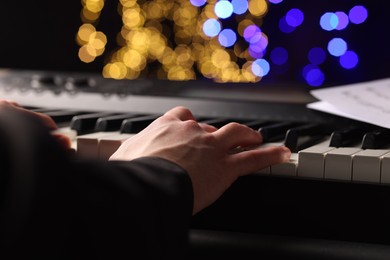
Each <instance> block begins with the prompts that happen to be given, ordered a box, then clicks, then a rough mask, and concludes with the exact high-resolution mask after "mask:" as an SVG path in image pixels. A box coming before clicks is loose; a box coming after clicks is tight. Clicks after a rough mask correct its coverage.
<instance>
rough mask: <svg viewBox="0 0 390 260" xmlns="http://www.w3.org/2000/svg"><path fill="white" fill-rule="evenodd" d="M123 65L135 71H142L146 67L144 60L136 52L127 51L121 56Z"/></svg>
mask: <svg viewBox="0 0 390 260" xmlns="http://www.w3.org/2000/svg"><path fill="white" fill-rule="evenodd" d="M123 63H124V64H125V65H126V66H127V67H128V68H130V69H132V70H135V71H140V70H143V69H144V68H145V66H146V59H145V57H144V56H143V55H141V54H140V53H139V52H138V51H136V50H128V51H127V52H125V54H124V55H123Z"/></svg>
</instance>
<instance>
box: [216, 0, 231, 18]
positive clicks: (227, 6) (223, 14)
mask: <svg viewBox="0 0 390 260" xmlns="http://www.w3.org/2000/svg"><path fill="white" fill-rule="evenodd" d="M214 12H215V14H216V15H217V16H218V17H219V18H221V19H226V18H229V17H230V16H231V15H232V14H233V5H232V3H230V2H229V1H227V0H220V1H218V2H217V3H216V4H215V7H214Z"/></svg>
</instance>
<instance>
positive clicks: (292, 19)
mask: <svg viewBox="0 0 390 260" xmlns="http://www.w3.org/2000/svg"><path fill="white" fill-rule="evenodd" d="M303 20H304V14H303V12H302V11H301V10H299V9H297V8H293V9H291V10H290V11H288V12H287V14H286V23H287V24H288V25H290V26H292V27H298V26H300V25H301V24H302V23H303Z"/></svg>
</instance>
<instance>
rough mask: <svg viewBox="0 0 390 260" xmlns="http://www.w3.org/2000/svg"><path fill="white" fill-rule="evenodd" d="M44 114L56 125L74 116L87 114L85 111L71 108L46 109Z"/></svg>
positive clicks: (68, 120) (70, 119)
mask: <svg viewBox="0 0 390 260" xmlns="http://www.w3.org/2000/svg"><path fill="white" fill-rule="evenodd" d="M45 114H46V115H48V116H50V117H51V118H52V119H53V120H54V122H56V124H57V125H61V124H67V125H69V123H70V122H71V121H72V119H73V117H74V116H77V115H82V114H87V113H86V112H81V111H72V110H57V111H48V112H45Z"/></svg>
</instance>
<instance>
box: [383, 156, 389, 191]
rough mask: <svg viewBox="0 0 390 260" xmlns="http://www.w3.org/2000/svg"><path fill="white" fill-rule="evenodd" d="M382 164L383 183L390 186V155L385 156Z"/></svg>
mask: <svg viewBox="0 0 390 260" xmlns="http://www.w3.org/2000/svg"><path fill="white" fill-rule="evenodd" d="M381 162H382V164H381V183H384V184H390V153H387V154H384V155H383V156H382V160H381Z"/></svg>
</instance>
